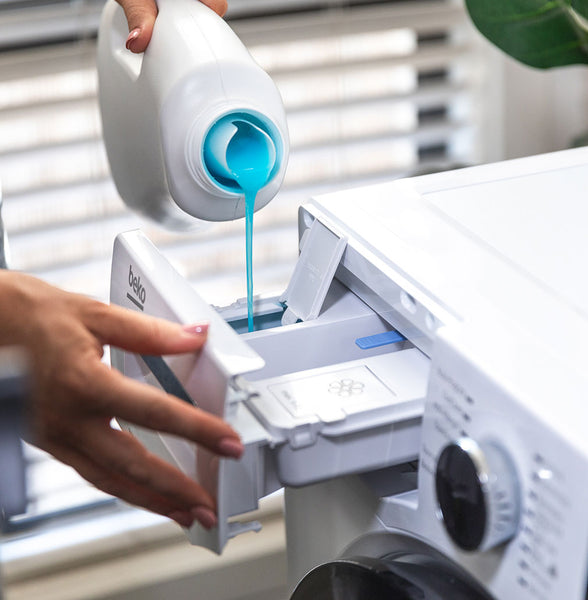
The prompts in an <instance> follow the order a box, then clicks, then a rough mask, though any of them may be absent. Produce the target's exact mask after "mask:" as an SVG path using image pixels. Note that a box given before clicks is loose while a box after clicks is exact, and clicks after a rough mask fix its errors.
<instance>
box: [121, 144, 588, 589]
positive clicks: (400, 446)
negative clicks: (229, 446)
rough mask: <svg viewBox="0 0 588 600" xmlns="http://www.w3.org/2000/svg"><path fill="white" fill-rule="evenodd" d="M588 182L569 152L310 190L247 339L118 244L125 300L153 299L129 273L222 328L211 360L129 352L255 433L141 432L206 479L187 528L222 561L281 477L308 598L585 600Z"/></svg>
mask: <svg viewBox="0 0 588 600" xmlns="http://www.w3.org/2000/svg"><path fill="white" fill-rule="evenodd" d="M586 189H588V150H586V149H575V150H570V151H565V152H560V153H554V154H549V155H542V156H537V157H531V158H526V159H520V160H515V161H509V162H504V163H499V164H494V165H485V166H479V167H473V168H468V169H461V170H458V171H453V172H448V173H440V174H434V175H427V176H423V177H417V178H412V179H405V180H398V181H392V182H389V183H383V184H379V185H374V186H369V187H364V188H357V189H352V190H347V191H343V192H337V193H334V194H330V195H326V196H322V197H319V198H316V199H314V200H312V201H311V202H309V203H307V204H305V205H304V206H302V207H301V209H300V213H299V231H300V258H299V260H298V263H297V265H296V268H295V271H294V273H293V276H292V279H291V281H290V284H289V285H288V288H287V290H286V291H285V293H284V294H283V296H281V297H280V298H278V299H275V300H272V299H266V300H263V299H262V300H259V301H258V302H257V307H256V308H257V311H256V312H257V314H258V318H259V322H260V323H261V324H262V325H261V326H260V328H259V330H258V331H255V332H252V333H241V334H239V327H240V325H239V323H241V322H242V321H243V319H242V317H240V316H239V315H238V314H237V313H238V311H235V310H234V307H233V308H228V309H226V310H220V311H219V310H214V309H212V308H211V307H209V306H208V305H206V303H204V302H203V301H202V300H201V299H200V298H199V297H198V295H197V293H196V292H195V291H194V289H193V288H192V287H191V286H189V285H188V284H187V283H186V282H185V281H184V280H183V279H182V278H181V276H180V275H178V274H177V273H175V272H174V271H173V269H172V268H171V267H170V266H169V264H168V263H167V262H166V261H165V259H164V258H163V257H162V256H161V255H160V254H159V253H158V252H157V250H156V249H155V247H153V246H152V245H151V244H150V242H148V240H146V239H145V238H144V236H142V234H140V233H137V232H134V233H130V234H125V235H123V236H120V237H119V239H118V240H117V243H116V246H115V252H114V259H113V277H112V294H111V295H112V300H113V302H116V303H118V304H121V305H123V306H128V307H129V308H134V309H135V310H137V299H136V298H133V297H132V294H133V289H132V286H129V276H128V274H129V270H132V271H133V273H134V274H135V275H136V276H140V277H141V281H142V284H143V286H144V289H145V290H146V294H145V297H144V298H143V299H139V300H140V302H141V307H140V309H141V310H144V311H145V312H148V313H151V314H156V315H158V316H163V317H166V318H171V319H175V320H177V321H180V322H193V321H196V320H199V319H203V318H204V319H207V320H209V321H210V323H211V326H210V337H209V340H208V342H207V345H206V348H205V350H204V352H203V353H202V355H200V357H174V358H164V359H154V358H153V357H139V356H135V355H132V354H128V353H123V352H114V353H113V360H114V364H115V366H116V367H117V368H119V369H121V370H122V371H123V372H125V373H126V374H127V375H129V376H132V377H135V378H137V379H140V380H142V381H146V382H149V383H151V384H153V385H159V386H160V387H162V388H164V389H171V390H176V392H177V391H178V390H179V394H184V397H185V399H186V401H194V400H195V399H197V402H198V404H199V405H200V406H202V407H203V408H205V409H207V410H210V411H212V412H214V413H215V414H219V415H222V416H224V417H225V418H227V419H228V420H229V421H230V422H231V423H232V424H233V426H234V427H235V428H236V429H237V430H238V431H239V432H240V434H241V436H242V439H243V441H244V444H245V447H246V451H245V455H244V458H243V460H242V461H239V462H235V461H225V460H220V461H219V460H212V459H211V458H210V457H209V456H207V455H206V454H203V453H202V452H201V451H199V450H198V449H197V448H194V447H193V446H191V445H190V444H187V443H186V442H181V441H179V440H177V439H172V438H168V437H166V436H165V435H159V434H155V433H152V432H145V431H141V430H138V429H137V428H135V427H134V426H133V425H128V427H129V428H130V430H131V431H133V432H134V433H135V434H136V435H137V436H139V437H140V438H141V439H142V440H143V441H144V443H145V444H146V445H147V446H149V447H150V448H151V449H152V450H153V451H155V452H158V453H159V454H160V455H161V456H163V457H165V458H166V459H167V460H170V461H171V462H173V463H174V464H175V465H177V466H178V467H179V468H181V469H183V470H184V471H185V472H186V473H188V474H190V476H192V477H194V478H196V479H197V480H198V481H200V482H201V483H202V484H203V485H205V486H206V487H207V489H209V490H210V491H211V493H213V494H214V496H215V498H216V500H217V506H218V513H219V526H218V528H216V529H215V530H213V531H211V532H206V531H204V530H202V529H201V528H199V526H198V525H194V526H193V527H192V528H191V529H190V530H187V535H188V537H189V539H190V540H191V541H192V542H193V543H197V544H201V545H206V546H207V547H209V548H211V549H212V550H214V551H216V552H221V551H222V549H223V547H224V545H225V543H226V541H227V539H229V538H230V537H232V536H233V535H237V534H239V533H241V532H243V531H249V530H251V529H255V528H257V527H258V524H256V523H249V522H243V521H240V520H239V519H237V520H235V518H234V517H235V516H236V515H240V514H242V513H245V512H247V511H248V510H251V509H252V508H255V506H256V505H257V500H258V498H260V497H261V496H263V495H264V494H266V493H269V492H271V491H273V490H275V489H277V488H280V487H284V488H285V490H286V491H285V497H286V524H287V542H288V561H289V569H290V573H291V575H290V578H291V585H292V590H293V591H292V600H307V599H310V598H312V599H313V600H317V599H318V600H322V599H324V600H331V599H332V600H348V599H349V600H351V599H353V600H355V599H359V598H370V599H373V600H377V599H379V598H393V599H396V598H398V599H400V600H403V599H405V598H406V599H411V600H412V599H415V600H416V599H419V600H433V599H434V600H442V599H443V600H445V599H447V598H452V599H457V600H461V599H462V598H464V599H465V598H468V599H473V600H477V599H483V600H515V599H516V600H531V599H534V600H553V599H560V598H565V599H566V600H585V599H586V597H587V593H586V579H587V570H586V568H587V562H588V511H587V510H586V507H587V506H588V485H587V483H588V436H587V435H586V429H587V424H588V402H587V399H588V369H587V365H588V350H587V346H586V342H585V340H586V339H588V276H587V275H586V271H587V270H586V261H587V260H588V236H587V234H586V229H587V228H586V225H587V223H588V202H586V201H585V193H586ZM170 382H171V383H170ZM170 386H171V387H170ZM229 517H233V518H231V519H229Z"/></svg>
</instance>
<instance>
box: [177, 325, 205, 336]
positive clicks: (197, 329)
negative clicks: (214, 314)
mask: <svg viewBox="0 0 588 600" xmlns="http://www.w3.org/2000/svg"><path fill="white" fill-rule="evenodd" d="M183 329H184V331H185V332H186V333H189V334H190V335H204V334H205V333H207V332H208V323H192V325H184V328H183Z"/></svg>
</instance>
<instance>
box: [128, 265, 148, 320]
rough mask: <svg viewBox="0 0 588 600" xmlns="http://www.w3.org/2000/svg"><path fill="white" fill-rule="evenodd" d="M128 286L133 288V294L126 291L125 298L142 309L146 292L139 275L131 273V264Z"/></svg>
mask: <svg viewBox="0 0 588 600" xmlns="http://www.w3.org/2000/svg"><path fill="white" fill-rule="evenodd" d="M129 287H130V288H131V289H132V290H133V293H134V295H133V296H132V295H131V294H130V293H128V292H127V298H128V299H129V300H130V301H131V302H132V303H133V304H134V305H135V306H136V307H137V308H140V309H141V310H143V308H144V305H145V298H146V297H147V293H146V292H145V288H144V287H143V284H142V283H141V276H140V275H139V277H137V276H136V275H135V274H134V273H133V265H129Z"/></svg>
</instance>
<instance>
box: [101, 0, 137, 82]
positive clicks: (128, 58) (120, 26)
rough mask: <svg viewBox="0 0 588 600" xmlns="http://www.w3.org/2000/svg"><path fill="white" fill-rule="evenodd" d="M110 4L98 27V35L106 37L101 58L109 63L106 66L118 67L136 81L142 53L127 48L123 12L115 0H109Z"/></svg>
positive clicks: (125, 22) (126, 29)
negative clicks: (103, 53)
mask: <svg viewBox="0 0 588 600" xmlns="http://www.w3.org/2000/svg"><path fill="white" fill-rule="evenodd" d="M110 4H111V6H110V7H108V8H109V10H105V14H104V21H103V22H102V24H101V27H100V35H103V36H105V38H106V44H105V48H106V54H105V55H103V56H102V59H103V60H104V59H106V60H107V61H108V62H109V63H110V64H109V65H108V66H107V67H108V68H118V70H119V71H122V72H123V73H124V74H125V76H126V77H127V78H128V79H129V80H130V81H136V80H137V79H138V77H139V75H140V73H141V67H142V65H143V53H141V54H134V53H133V52H131V51H130V50H127V48H126V45H125V44H126V40H127V37H128V35H129V31H128V24H127V19H126V17H125V13H124V11H123V9H122V7H121V6H120V5H119V4H118V3H117V2H116V1H115V0H110Z"/></svg>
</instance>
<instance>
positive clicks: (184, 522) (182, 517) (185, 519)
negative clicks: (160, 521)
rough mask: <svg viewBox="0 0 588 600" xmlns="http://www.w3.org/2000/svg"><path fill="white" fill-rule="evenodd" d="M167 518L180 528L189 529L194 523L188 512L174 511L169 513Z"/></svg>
mask: <svg viewBox="0 0 588 600" xmlns="http://www.w3.org/2000/svg"><path fill="white" fill-rule="evenodd" d="M167 516H168V518H170V519H171V520H172V521H175V522H176V523H178V524H179V525H181V526H182V527H190V526H191V525H192V523H194V516H193V515H192V513H190V512H188V511H182V510H176V511H173V512H170V513H169V514H168V515H167Z"/></svg>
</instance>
